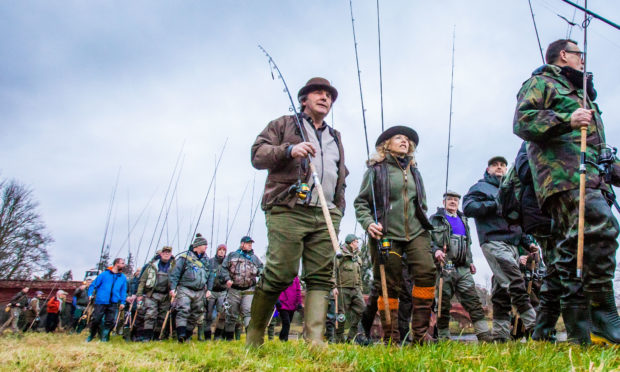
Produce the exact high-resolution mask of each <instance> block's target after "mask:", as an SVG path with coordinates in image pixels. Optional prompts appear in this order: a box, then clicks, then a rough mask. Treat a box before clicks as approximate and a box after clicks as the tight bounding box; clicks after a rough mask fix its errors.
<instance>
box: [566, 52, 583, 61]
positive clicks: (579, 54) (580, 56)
mask: <svg viewBox="0 0 620 372" xmlns="http://www.w3.org/2000/svg"><path fill="white" fill-rule="evenodd" d="M564 52H566V53H573V54H576V55H578V56H579V58H581V59H583V52H580V51H578V50H565V51H564Z"/></svg>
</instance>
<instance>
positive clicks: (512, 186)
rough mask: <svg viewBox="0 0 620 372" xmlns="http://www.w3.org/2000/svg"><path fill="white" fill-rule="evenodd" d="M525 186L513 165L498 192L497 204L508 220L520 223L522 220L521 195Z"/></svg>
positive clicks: (501, 213) (500, 212)
mask: <svg viewBox="0 0 620 372" xmlns="http://www.w3.org/2000/svg"><path fill="white" fill-rule="evenodd" d="M522 194H523V187H522V184H521V180H520V179H519V175H518V174H517V171H516V169H515V166H514V165H513V166H512V167H510V169H509V170H508V173H506V175H505V176H504V177H503V178H502V182H501V184H500V186H499V192H498V193H497V205H498V209H499V210H498V212H499V214H500V215H501V216H502V217H504V218H505V219H506V220H508V222H512V223H517V224H520V222H521V195H522Z"/></svg>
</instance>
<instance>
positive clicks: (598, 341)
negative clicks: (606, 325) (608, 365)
mask: <svg viewBox="0 0 620 372" xmlns="http://www.w3.org/2000/svg"><path fill="white" fill-rule="evenodd" d="M590 339H591V340H592V343H593V344H595V345H599V346H613V347H619V346H620V344H617V343H614V342H612V341H610V340H608V339H606V338H605V337H602V336H598V335H595V334H594V333H590Z"/></svg>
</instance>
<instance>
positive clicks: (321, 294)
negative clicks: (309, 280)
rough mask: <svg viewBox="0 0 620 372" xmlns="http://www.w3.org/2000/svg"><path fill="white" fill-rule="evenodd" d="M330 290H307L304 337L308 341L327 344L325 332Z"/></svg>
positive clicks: (320, 344) (317, 344) (313, 343)
mask: <svg viewBox="0 0 620 372" xmlns="http://www.w3.org/2000/svg"><path fill="white" fill-rule="evenodd" d="M328 296H329V292H328V291H316V290H314V291H308V292H306V307H305V309H304V310H305V311H304V339H305V340H306V342H308V343H310V344H312V345H316V346H325V341H323V332H324V327H325V319H326V318H327V303H328V298H327V297H328Z"/></svg>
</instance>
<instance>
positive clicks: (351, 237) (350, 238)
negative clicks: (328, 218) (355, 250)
mask: <svg viewBox="0 0 620 372" xmlns="http://www.w3.org/2000/svg"><path fill="white" fill-rule="evenodd" d="M357 239H359V238H358V237H357V236H355V235H353V234H349V235H347V237H346V238H345V239H344V242H345V243H347V244H351V243H353V242H354V241H356V240H357Z"/></svg>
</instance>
